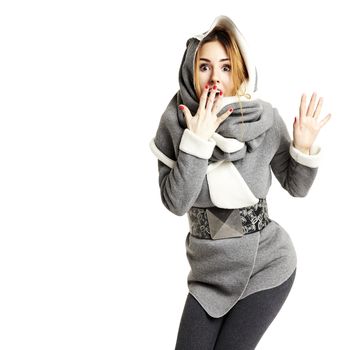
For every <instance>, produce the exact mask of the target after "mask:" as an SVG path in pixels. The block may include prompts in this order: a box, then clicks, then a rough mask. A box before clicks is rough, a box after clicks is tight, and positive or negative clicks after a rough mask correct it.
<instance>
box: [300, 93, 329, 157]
mask: <svg viewBox="0 0 350 350" xmlns="http://www.w3.org/2000/svg"><path fill="white" fill-rule="evenodd" d="M316 96H317V95H316V93H315V92H314V93H313V94H312V97H311V101H310V104H309V107H308V109H307V111H306V95H305V94H303V95H302V96H301V102H300V108H299V118H297V117H295V119H294V124H293V146H294V147H295V148H297V149H298V150H300V151H301V152H303V153H306V154H310V148H311V146H312V144H313V143H314V141H315V139H316V136H317V135H318V133H319V131H320V130H321V128H322V127H323V126H324V125H325V124H326V123H327V122H328V121H329V119H330V118H331V114H330V113H329V114H327V116H326V117H324V118H323V119H322V120H321V121H319V119H318V117H319V115H320V112H321V107H322V103H323V98H322V97H321V98H320V99H319V101H318V103H317V107H316V110H315V111H314V107H315V100H316Z"/></svg>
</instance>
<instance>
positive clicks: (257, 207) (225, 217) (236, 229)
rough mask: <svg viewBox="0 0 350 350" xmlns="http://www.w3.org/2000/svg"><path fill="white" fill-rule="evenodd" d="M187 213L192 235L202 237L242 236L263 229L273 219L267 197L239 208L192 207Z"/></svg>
mask: <svg viewBox="0 0 350 350" xmlns="http://www.w3.org/2000/svg"><path fill="white" fill-rule="evenodd" d="M187 215H188V219H189V224H190V233H191V235H192V236H194V237H197V238H201V239H223V238H231V237H242V236H243V235H248V234H250V233H254V232H257V231H260V230H262V229H263V228H264V227H265V226H266V225H267V224H268V223H269V222H270V221H271V220H270V219H269V217H268V211H267V203H266V199H265V198H259V202H258V203H256V204H254V205H252V206H249V207H243V208H238V209H222V208H218V207H212V208H197V207H192V208H191V209H190V210H189V211H188V212H187Z"/></svg>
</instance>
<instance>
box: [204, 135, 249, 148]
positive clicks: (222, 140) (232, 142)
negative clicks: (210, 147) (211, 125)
mask: <svg viewBox="0 0 350 350" xmlns="http://www.w3.org/2000/svg"><path fill="white" fill-rule="evenodd" d="M211 139H213V140H214V141H215V143H216V145H217V146H218V147H219V148H220V149H221V150H222V151H224V152H227V153H233V152H237V151H239V150H240V149H241V148H243V146H244V142H241V141H238V140H237V139H234V138H229V137H223V136H222V135H220V134H218V133H216V132H214V134H213V135H212V137H211Z"/></svg>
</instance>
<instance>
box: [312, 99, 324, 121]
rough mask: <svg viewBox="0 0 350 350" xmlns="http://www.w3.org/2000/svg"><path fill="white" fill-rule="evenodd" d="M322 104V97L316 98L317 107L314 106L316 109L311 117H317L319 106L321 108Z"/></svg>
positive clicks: (319, 111)
mask: <svg viewBox="0 0 350 350" xmlns="http://www.w3.org/2000/svg"><path fill="white" fill-rule="evenodd" d="M322 104H323V97H321V98H320V99H319V100H318V103H317V107H316V110H315V113H314V115H313V117H314V118H315V119H317V118H318V117H319V115H320V113H321V108H322Z"/></svg>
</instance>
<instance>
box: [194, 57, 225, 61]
mask: <svg viewBox="0 0 350 350" xmlns="http://www.w3.org/2000/svg"><path fill="white" fill-rule="evenodd" d="M199 60H200V61H206V62H210V60H208V59H207V58H203V57H202V58H200V59H199ZM229 60H230V59H229V58H222V59H221V60H220V61H219V62H224V61H229Z"/></svg>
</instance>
